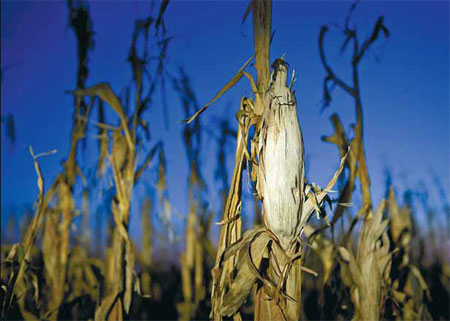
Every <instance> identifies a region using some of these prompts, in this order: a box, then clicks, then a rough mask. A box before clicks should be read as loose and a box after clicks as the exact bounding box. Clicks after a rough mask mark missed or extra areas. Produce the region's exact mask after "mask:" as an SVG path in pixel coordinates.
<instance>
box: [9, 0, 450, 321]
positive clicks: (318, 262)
mask: <svg viewBox="0 0 450 321" xmlns="http://www.w3.org/2000/svg"><path fill="white" fill-rule="evenodd" d="M156 4H157V5H156ZM168 5H169V1H167V0H163V1H161V2H156V1H153V2H151V3H150V4H149V7H150V14H149V15H148V16H147V17H145V18H143V19H139V20H137V21H136V23H135V26H134V30H133V32H132V34H131V45H130V48H129V50H128V56H127V57H126V59H127V63H129V66H130V68H131V73H132V79H131V80H130V82H129V83H128V84H126V87H125V88H124V89H123V90H122V91H116V90H114V89H113V88H112V87H111V85H110V84H109V83H108V82H101V83H97V84H93V85H87V83H88V80H89V57H90V53H91V51H92V49H93V48H94V35H95V33H94V30H93V23H92V21H91V18H90V12H89V6H88V5H87V4H86V3H85V2H82V1H76V0H69V1H68V9H69V27H70V28H71V29H72V30H73V31H74V33H75V37H76V39H77V57H78V67H77V72H76V84H75V88H74V89H73V90H70V91H67V92H68V93H69V94H70V95H71V96H73V98H74V112H73V119H72V132H71V135H70V140H69V153H68V155H67V156H66V159H65V160H64V161H63V163H62V165H63V166H62V169H61V171H60V173H59V174H58V175H57V177H56V178H55V180H54V181H53V182H52V183H51V184H49V185H46V186H49V188H48V189H46V190H44V177H43V174H42V172H41V169H40V165H39V162H41V161H42V159H41V158H40V157H41V156H47V155H49V154H53V153H55V151H51V152H48V153H42V154H37V155H36V154H35V153H34V151H33V149H32V148H31V147H30V154H31V156H32V159H33V162H34V166H35V170H36V173H37V177H38V180H37V185H38V192H39V193H38V198H37V201H36V204H35V207H34V212H33V215H30V217H28V216H27V215H23V221H22V222H21V223H20V224H21V226H22V227H21V228H20V230H21V234H22V239H21V240H20V242H19V243H16V244H3V243H2V248H1V259H2V263H1V264H2V269H1V282H2V283H1V300H0V303H1V306H2V310H1V315H2V319H26V320H29V319H30V320H36V319H49V320H50V319H51V320H58V319H77V320H85V319H86V320H87V319H96V320H123V319H175V318H178V319H180V320H197V319H202V320H204V319H208V318H209V319H211V320H212V319H213V320H215V321H219V320H223V319H227V320H229V319H233V320H235V321H239V320H242V319H251V318H254V319H255V320H300V319H301V320H303V319H305V320H316V319H324V320H350V319H351V320H381V319H383V320H384V319H389V320H435V319H444V320H445V319H449V317H450V316H449V313H448V311H445V309H443V308H442V306H446V305H445V304H447V303H448V300H449V292H450V268H449V266H450V265H449V263H448V261H447V260H446V257H445V253H442V250H441V248H440V247H439V246H440V244H441V243H442V241H443V240H444V241H445V240H447V241H448V239H447V238H446V237H447V236H446V235H442V234H440V231H441V230H440V229H439V228H437V227H436V224H438V223H439V222H437V221H436V220H437V217H438V216H437V214H436V213H437V211H439V210H440V211H442V212H443V213H444V214H446V215H448V214H449V211H450V210H449V209H450V206H449V205H448V201H447V200H446V196H445V195H443V194H444V193H443V192H442V190H443V188H442V187H440V184H439V182H436V186H438V189H439V190H440V194H441V195H442V197H441V201H442V204H441V205H442V206H437V207H438V208H439V210H438V209H436V207H432V206H431V205H430V203H429V198H428V191H426V190H425V191H420V193H412V192H411V191H410V192H408V193H406V194H405V197H404V200H403V202H402V201H399V200H400V199H401V198H400V197H399V195H398V194H397V195H396V193H395V189H394V187H393V185H392V182H390V183H389V184H388V186H387V192H386V197H385V199H383V200H381V201H380V203H379V205H378V206H377V207H376V208H375V209H373V204H372V201H373V195H372V193H371V186H370V176H369V169H368V166H367V158H366V155H367V153H366V147H365V141H364V135H363V134H364V126H363V120H364V119H363V105H362V97H361V92H362V91H361V84H360V74H359V72H360V66H361V63H362V62H363V58H364V57H366V56H367V55H368V53H369V51H370V50H372V49H373V48H374V46H375V45H376V43H377V42H379V41H380V38H382V37H384V38H387V37H389V35H390V32H389V31H388V29H387V27H386V26H385V24H384V18H383V17H379V18H378V19H377V20H376V22H375V24H374V25H373V27H372V29H371V32H370V34H369V36H368V37H367V38H365V39H363V41H361V39H360V37H359V34H358V32H357V31H358V30H357V28H356V26H355V25H354V24H353V22H352V21H353V20H352V16H353V15H354V14H355V9H356V8H357V3H354V4H352V5H351V6H350V9H349V12H348V14H347V16H346V17H345V20H344V24H343V27H342V28H341V29H340V31H342V34H343V36H344V37H343V40H342V46H341V47H340V48H339V49H340V52H341V53H343V52H345V50H351V64H350V67H351V70H350V71H351V81H350V82H347V81H345V80H344V79H343V78H341V77H340V76H339V75H338V74H336V73H335V71H334V70H335V69H334V68H332V66H331V65H330V64H329V62H328V60H327V55H326V52H328V51H327V50H326V49H325V38H326V35H328V33H329V31H330V28H329V26H323V27H322V28H321V29H320V31H319V56H320V60H321V63H322V65H323V67H324V70H325V77H324V81H323V101H324V105H325V106H330V105H332V103H333V101H332V98H333V97H332V90H333V89H334V88H338V89H340V90H342V91H343V92H344V93H346V94H347V95H348V96H349V97H350V98H351V99H352V101H353V103H354V107H355V123H354V124H353V126H352V128H353V131H352V132H351V133H348V132H346V130H345V129H344V125H343V122H342V121H341V118H340V116H339V115H338V113H334V114H333V115H332V116H331V122H332V125H333V128H334V133H333V134H332V135H329V136H324V137H323V140H324V141H326V142H330V143H332V144H334V145H336V146H337V147H338V151H339V155H340V157H339V159H337V163H339V166H337V169H336V170H335V172H334V175H333V177H331V179H330V181H329V183H328V184H327V185H326V186H325V187H324V188H321V187H320V186H318V185H317V184H314V183H313V182H312V181H311V179H310V178H309V177H306V174H305V153H306V151H307V150H308V146H306V147H305V146H304V143H303V133H302V131H301V126H300V125H301V124H302V122H303V121H302V119H301V118H300V119H298V108H299V106H298V104H297V97H296V93H295V88H294V83H295V80H296V79H295V70H293V71H292V72H289V65H288V63H287V61H286V59H285V57H284V56H282V57H279V58H278V59H275V60H273V61H271V60H270V43H271V40H272V39H271V36H272V1H271V0H252V1H250V3H249V5H248V8H247V10H246V11H245V13H244V14H243V21H245V20H246V19H247V18H248V17H250V14H251V16H252V24H253V43H254V53H253V54H251V53H249V55H251V56H250V58H249V59H248V60H247V61H245V62H244V63H243V64H242V66H241V67H240V68H239V69H237V72H236V73H235V74H234V75H229V76H232V77H230V79H229V80H228V82H226V83H225V85H224V86H223V88H221V89H220V90H219V91H218V92H217V93H216V94H215V95H214V96H213V98H212V99H211V100H210V101H209V102H207V103H206V104H205V105H203V107H201V108H198V107H200V106H199V104H198V101H197V97H196V95H195V93H194V92H195V91H194V88H193V87H192V86H191V82H190V80H189V77H188V76H187V74H188V73H187V72H186V70H185V68H178V70H177V71H176V72H170V71H169V68H168V67H167V61H166V58H167V55H168V53H169V51H170V43H171V40H172V38H171V37H170V36H168V35H167V30H166V25H165V21H164V15H165V12H166V10H167V8H168ZM360 27H361V26H360ZM362 27H364V26H362ZM286 50H288V48H286ZM271 62H272V64H271ZM251 67H254V70H253V69H251ZM2 73H3V70H2ZM242 78H246V79H247V80H248V81H249V88H250V89H251V93H252V94H251V95H250V96H249V97H245V96H244V97H242V98H241V100H240V104H239V106H238V107H239V108H238V110H237V112H236V114H235V120H236V123H235V124H231V123H229V122H228V121H227V120H226V119H228V118H229V117H227V118H226V119H224V120H223V121H221V123H220V126H210V125H211V124H210V123H208V122H207V119H204V118H203V117H199V116H200V115H201V114H202V113H203V112H204V111H206V109H207V108H208V107H210V106H211V105H212V104H214V103H216V102H217V101H218V100H219V98H220V97H221V96H222V95H224V94H225V93H226V92H227V91H228V90H229V89H231V88H232V87H233V86H234V85H236V84H237V83H238V82H239V81H240V80H241V79H242ZM167 81H169V83H170V84H171V85H172V89H173V90H174V91H175V92H176V93H177V94H178V98H179V100H180V102H181V107H182V110H183V114H184V117H185V120H184V121H183V122H184V123H185V124H183V125H181V131H182V138H183V144H184V147H185V151H186V160H187V164H188V169H189V172H188V177H187V186H188V189H187V191H186V194H187V199H188V208H187V209H186V210H185V211H179V210H178V209H177V208H176V206H174V205H175V204H174V203H173V202H172V201H171V199H170V198H169V188H168V184H169V183H170V182H169V181H168V177H169V176H168V174H170V173H171V172H170V170H171V167H170V166H169V165H172V163H169V164H168V157H169V156H170V155H168V154H166V152H167V150H169V149H167V146H169V148H170V147H172V146H170V145H167V144H166V145H165V144H164V143H163V141H155V140H154V139H153V136H152V135H151V134H152V132H151V130H152V129H153V128H150V125H149V124H150V122H149V121H148V117H149V113H148V111H149V110H150V109H151V108H153V106H154V105H155V103H154V97H155V96H156V93H159V94H160V96H161V98H162V101H161V105H162V107H163V117H164V120H165V123H166V125H167V123H168V118H169V115H170V114H171V113H169V110H168V104H167V102H166V94H167V93H166V91H167V89H168V88H166V87H167ZM305 81H307V80H305ZM119 92H120V93H121V94H118V93H119ZM202 96H203V94H202ZM171 108H172V107H171ZM302 108H305V109H306V108H308V106H302ZM95 109H97V110H96V111H95ZM307 112H309V111H307ZM94 118H95V120H94ZM3 125H5V133H6V136H7V137H8V139H10V140H11V141H12V142H14V140H15V130H14V121H13V118H12V116H10V115H6V116H2V126H3ZM167 127H168V126H166V128H167ZM233 128H237V130H235V129H233ZM205 134H206V135H211V136H213V137H215V138H216V139H217V145H218V146H217V147H218V148H217V162H216V164H217V166H216V167H217V168H216V172H215V173H214V174H215V179H216V180H217V181H219V182H220V189H219V190H218V193H219V196H220V203H221V206H220V210H219V213H218V216H219V217H220V218H219V219H218V222H217V223H215V224H216V226H218V229H220V233H219V235H218V244H215V242H214V239H215V238H214V235H213V233H212V231H214V228H213V226H214V225H213V224H214V222H213V221H214V220H215V213H213V211H211V209H210V208H211V206H210V205H211V199H212V198H211V196H212V193H211V190H210V189H208V188H207V184H206V182H205V181H206V179H204V177H206V175H207V174H208V173H207V170H208V166H205V162H204V156H205V155H208V156H209V155H212V153H209V154H206V152H208V151H209V148H210V146H207V145H206V144H205V143H206V142H207V140H206V139H205V136H206V135H205ZM88 137H94V139H95V140H94V141H95V143H96V144H97V153H95V157H94V162H91V163H89V162H85V161H84V157H86V155H85V154H82V153H81V152H83V151H84V152H85V153H86V151H87V150H88V149H87V147H90V145H89V144H90V143H89V139H87V138H88ZM228 144H230V145H232V144H233V146H234V147H235V155H234V161H233V162H232V163H233V168H232V173H229V171H228V169H227V164H228V163H229V162H228V160H230V156H231V155H230V153H229V151H228V149H227V145H228ZM165 146H166V148H165ZM52 157H55V156H52ZM82 157H83V158H82ZM169 159H170V158H169ZM44 161H45V160H44ZM338 161H339V162H338ZM175 166H177V164H175ZM327 170H331V169H327ZM204 175H205V176H204ZM246 176H248V184H249V185H250V186H248V188H247V189H245V188H244V187H246V186H244V182H245V181H246ZM335 185H338V189H339V191H338V193H337V194H336V196H335V197H334V198H332V197H331V195H333V194H331V193H332V192H333V191H332V188H333V186H335ZM142 186H144V189H145V194H144V196H143V197H142V199H140V200H136V198H135V197H133V196H134V195H136V189H138V188H140V187H142ZM358 188H360V189H361V195H362V201H361V202H358V198H357V194H358V192H357V191H358ZM246 190H249V191H250V190H251V193H252V194H253V195H251V197H245V196H246V195H245V191H246ZM355 196H356V197H355ZM413 198H415V199H419V200H421V201H422V206H423V209H424V211H425V212H426V214H427V217H426V222H427V224H428V226H426V227H422V226H421V225H420V224H419V223H418V220H417V216H418V212H419V211H418V209H417V208H416V207H414V202H413ZM249 199H250V200H253V201H254V204H252V205H253V208H254V213H252V214H253V216H254V217H255V219H254V222H253V223H254V224H253V226H250V227H249V228H244V224H243V217H244V216H245V215H247V213H246V212H245V211H244V209H243V208H244V205H246V204H244V202H246V201H247V200H249ZM353 202H355V203H356V204H358V207H357V208H356V206H355V208H354V206H353ZM326 204H329V205H330V210H331V211H332V217H331V218H330V219H328V218H327V215H326V208H325V205H326ZM246 207H247V206H246ZM247 208H250V207H247ZM135 213H138V215H140V216H139V217H137V218H136V219H137V221H138V222H140V224H139V225H140V229H141V236H140V239H139V240H138V241H137V240H136V239H135V238H134V235H132V233H131V230H130V224H131V220H132V216H133V215H134V214H135ZM314 213H315V214H316V215H313V214H314ZM216 214H217V213H216ZM78 217H79V219H77V218H78ZM177 218H178V219H180V220H181V221H182V222H183V223H184V224H183V227H182V228H179V227H178V225H177V224H176V223H177ZM93 221H95V226H93V224H92V222H93ZM247 222H249V221H246V223H247ZM448 222H450V221H448V220H447V222H446V223H447V225H448ZM18 225H19V224H18V223H17V222H16V221H14V220H12V221H11V229H12V230H18V228H16V226H18ZM245 226H247V224H245ZM105 233H106V237H104V236H105V235H104V234H105ZM104 239H106V242H105V240H104ZM3 240H4V239H3V235H2V241H3ZM94 246H95V247H94ZM169 248H170V249H172V248H173V249H175V248H178V249H180V251H181V253H176V252H175V254H176V255H178V256H176V255H172V253H166V250H167V249H169ZM175 256H176V259H177V262H176V263H175V264H173V262H172V263H169V262H168V261H169V260H168V259H169V258H172V259H173V257H175Z"/></svg>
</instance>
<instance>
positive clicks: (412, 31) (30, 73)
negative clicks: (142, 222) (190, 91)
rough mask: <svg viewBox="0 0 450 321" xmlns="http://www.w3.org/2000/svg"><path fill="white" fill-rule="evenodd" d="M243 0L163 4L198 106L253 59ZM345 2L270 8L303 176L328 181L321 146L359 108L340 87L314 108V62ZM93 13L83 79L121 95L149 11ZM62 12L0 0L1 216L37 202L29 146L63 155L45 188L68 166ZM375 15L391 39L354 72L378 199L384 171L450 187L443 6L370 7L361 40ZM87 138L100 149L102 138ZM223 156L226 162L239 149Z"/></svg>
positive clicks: (178, 171) (332, 163)
mask: <svg viewBox="0 0 450 321" xmlns="http://www.w3.org/2000/svg"><path fill="white" fill-rule="evenodd" d="M247 5H248V3H247V1H235V2H233V1H229V2H223V1H199V2H193V1H172V2H171V3H170V4H169V7H168V9H167V11H166V15H165V22H166V26H167V32H168V34H169V35H173V36H174V39H173V41H172V42H171V44H170V47H169V54H168V59H169V60H168V62H169V64H170V66H172V67H171V68H172V70H173V71H175V70H176V69H177V66H178V65H182V66H184V68H185V70H186V71H187V73H188V74H189V75H190V76H191V80H192V85H193V88H194V90H195V93H196V95H197V98H198V100H199V102H200V104H203V103H206V102H207V101H208V100H209V99H210V98H212V96H213V95H214V94H215V93H216V91H217V90H218V89H219V88H221V86H223V84H224V83H225V82H226V81H228V79H229V78H230V77H232V76H233V75H234V73H235V72H236V71H237V69H238V68H239V67H240V66H241V65H242V64H243V62H244V61H246V60H247V59H248V57H249V56H250V55H251V54H252V49H253V45H252V29H251V19H248V20H247V21H246V22H245V23H244V24H241V19H242V16H243V13H244V11H245V9H246V7H247ZM349 5H350V3H349V2H337V1H332V2H326V1H311V2H309V1H275V2H274V4H273V29H274V30H275V37H274V40H273V46H272V49H271V59H272V60H273V59H274V58H276V57H278V56H280V55H281V54H283V53H286V59H287V60H288V62H289V63H290V65H291V67H292V68H295V69H296V72H297V75H298V76H297V78H298V81H297V82H296V85H295V88H296V92H297V99H298V101H299V119H300V124H301V127H302V130H303V135H304V140H305V148H306V153H307V157H308V159H307V160H308V165H307V166H308V176H309V178H310V179H311V180H312V181H314V182H317V183H318V184H321V185H324V184H326V182H327V180H328V179H329V178H330V177H331V176H332V174H333V172H334V170H335V169H336V167H337V164H338V153H337V149H336V147H335V146H333V145H331V144H328V143H325V142H322V141H321V139H320V137H321V136H322V135H326V134H331V133H332V127H331V123H330V121H329V117H330V115H331V113H333V112H336V111H337V112H338V113H339V114H340V116H341V118H342V119H343V121H344V125H345V126H346V129H347V130H348V131H350V124H351V123H352V122H353V121H354V107H353V103H352V102H351V101H350V100H349V99H348V98H347V97H345V96H344V95H343V94H342V93H340V92H339V91H337V90H336V91H335V92H334V100H333V103H332V105H331V107H330V108H328V109H327V110H325V111H324V112H322V113H320V109H321V108H320V107H321V104H320V102H321V98H322V81H323V77H324V75H325V72H324V69H323V67H322V65H321V63H320V59H319V53H318V44H317V42H318V34H319V28H320V26H321V25H322V24H327V23H339V24H342V22H343V18H344V17H345V14H346V12H347V10H348V7H349ZM90 8H91V17H92V20H93V24H94V30H95V48H94V51H93V52H92V54H91V59H90V64H89V66H90V76H89V78H88V80H87V84H88V85H90V84H95V83H97V82H100V81H108V82H110V83H111V85H112V87H113V89H114V90H116V92H119V91H120V90H121V89H122V88H124V87H125V85H126V84H127V83H128V81H129V80H130V78H131V73H130V68H129V64H128V63H127V62H126V58H127V54H128V48H129V44H130V40H131V34H132V32H133V27H134V20H135V19H136V18H144V17H145V15H146V13H147V8H148V3H146V2H138V1H123V2H118V1H113V2H107V1H94V2H91V3H90ZM67 14H68V12H67V6H66V2H65V1H48V2H40V1H28V2H21V1H2V2H1V57H2V58H1V65H2V68H3V67H6V66H9V67H8V69H7V70H6V72H5V74H4V79H3V83H2V85H1V94H2V95H1V110H2V115H4V114H8V113H11V114H13V115H14V118H15V121H16V136H17V142H16V144H15V146H14V147H13V148H12V147H11V144H9V143H8V142H7V140H6V139H5V137H4V134H3V130H2V147H1V187H2V189H1V208H2V222H4V220H5V219H6V215H5V214H6V212H7V211H8V210H9V209H10V208H13V207H17V206H21V205H23V204H30V203H32V202H33V201H34V200H35V198H36V196H37V186H36V174H35V172H34V168H33V163H32V159H31V157H30V156H29V154H28V150H27V147H26V146H28V145H32V146H33V148H34V149H35V151H36V152H43V151H48V150H51V149H57V150H58V153H57V154H56V155H53V156H49V157H46V158H43V159H41V161H40V163H41V166H42V170H43V174H44V176H45V179H46V183H47V184H49V183H50V182H51V181H52V179H53V178H54V177H55V176H56V174H57V173H58V172H59V171H60V169H61V167H60V161H61V160H62V159H63V158H65V157H66V155H67V152H68V148H69V146H68V141H69V134H70V130H71V124H72V120H71V117H72V108H73V106H72V102H73V100H72V98H71V97H70V96H68V95H66V94H64V91H65V90H67V89H72V88H74V87H75V76H76V49H75V40H74V35H73V33H72V31H71V30H69V29H68V27H67ZM381 14H382V15H384V16H385V24H386V26H387V27H388V28H389V29H390V31H391V37H390V38H389V39H388V40H380V41H379V42H378V43H377V44H376V45H375V47H374V50H372V51H371V52H370V54H368V55H367V56H366V57H365V59H364V61H363V63H362V64H361V68H360V77H361V80H360V81H361V86H362V101H363V104H364V119H365V141H366V149H367V157H368V167H369V174H370V176H371V179H372V191H373V193H374V199H375V201H378V200H379V199H380V198H381V197H382V196H383V194H384V187H385V184H384V181H385V169H386V168H388V169H390V170H391V171H392V175H393V178H394V183H395V184H396V186H397V188H398V190H399V191H402V190H405V189H406V188H414V189H418V190H420V189H423V188H425V187H424V186H423V183H422V182H424V183H425V184H426V187H427V188H428V187H432V177H431V171H433V172H434V173H437V174H438V176H439V178H440V180H441V181H442V183H443V184H444V187H445V190H446V193H447V195H448V192H449V167H450V166H449V164H450V163H449V146H450V142H449V135H450V132H449V121H450V120H449V2H447V1H440V2H430V1H427V2H420V1H398V2H395V1H369V2H364V1H363V2H362V3H361V4H360V5H359V7H358V9H357V11H356V12H355V15H354V18H355V19H354V21H355V22H356V23H357V25H358V28H359V32H360V36H361V38H362V37H363V36H367V35H369V34H370V32H371V30H372V27H373V24H374V23H375V21H376V18H377V17H378V16H379V15H381ZM340 36H341V35H340V33H339V32H338V31H337V30H333V29H332V30H331V32H330V33H329V34H328V35H327V41H326V44H327V46H328V48H329V50H328V51H327V52H328V57H329V60H330V62H331V63H332V64H333V65H334V66H335V69H336V71H337V72H338V73H340V74H341V75H342V77H343V78H345V79H348V80H349V72H350V68H349V66H350V65H349V60H348V55H344V56H341V55H340V54H339V52H338V50H337V49H336V48H339V44H340V43H341V41H342V38H340ZM337 37H339V38H337ZM376 54H378V56H379V62H377V60H376V59H375V58H376V57H375V56H376ZM249 93H250V86H249V85H248V83H247V82H246V81H245V80H243V81H242V82H241V83H240V84H238V85H237V86H236V87H235V88H233V89H232V90H231V91H230V92H229V93H228V94H226V95H225V96H223V97H222V98H221V99H220V101H219V102H218V103H216V104H214V105H213V106H212V107H210V109H208V111H207V112H206V113H204V114H203V115H202V121H203V122H207V121H208V120H210V121H211V124H210V125H209V127H210V128H211V129H212V130H214V129H215V128H216V127H215V125H214V124H215V123H213V121H215V119H217V118H218V117H222V116H224V115H229V119H230V120H233V119H234V114H235V112H236V111H237V109H238V103H239V98H240V96H241V95H243V94H247V95H248V94H249ZM168 96H169V97H168V102H169V111H168V114H169V123H170V128H169V130H166V129H165V128H164V126H163V125H162V124H163V121H162V112H161V107H160V104H159V100H156V103H155V106H153V107H152V110H151V111H150V112H149V113H147V116H146V117H147V119H148V121H149V123H150V128H151V129H152V131H153V137H154V139H155V140H154V142H155V141H156V139H159V138H162V139H163V140H164V142H165V147H166V152H167V162H168V175H169V176H168V180H169V182H168V183H169V187H170V191H169V192H170V196H171V199H172V201H173V204H174V207H175V209H176V212H178V213H180V215H184V214H185V213H187V187H186V186H187V183H186V181H187V179H186V177H187V162H186V159H185V153H184V147H183V145H182V140H181V129H182V126H183V125H181V124H178V123H177V121H178V120H180V119H183V118H184V114H183V110H182V108H181V106H180V103H179V100H178V98H177V96H176V94H175V93H174V92H173V91H172V90H170V91H169V95H168ZM91 144H95V140H94V138H92V141H91ZM206 144H208V145H204V149H203V153H202V155H201V159H202V160H203V162H204V165H205V167H204V169H203V171H204V176H205V177H206V180H207V183H208V185H209V188H210V190H214V188H215V186H217V185H216V184H215V183H214V179H213V177H214V169H215V165H216V164H215V162H216V160H215V152H216V145H215V142H214V141H213V140H211V139H209V140H206ZM229 150H230V157H229V160H230V161H232V160H233V159H234V156H232V155H233V153H234V146H231V147H230V149H229ZM230 171H231V163H230ZM47 186H48V185H47ZM142 191H143V187H138V189H137V193H136V195H140V194H139V193H142ZM431 192H432V193H433V191H431ZM138 203H139V199H137V203H135V204H138ZM139 206H140V205H139ZM210 206H211V208H212V209H217V208H219V206H220V203H219V198H218V196H217V193H214V192H212V193H211V199H210ZM436 206H438V205H436ZM135 209H136V207H135Z"/></svg>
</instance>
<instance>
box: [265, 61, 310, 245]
mask: <svg viewBox="0 0 450 321" xmlns="http://www.w3.org/2000/svg"><path fill="white" fill-rule="evenodd" d="M272 67H273V69H274V72H273V82H272V88H270V90H269V91H268V92H267V93H266V97H265V106H264V108H265V110H264V114H263V126H262V129H261V134H260V141H259V150H260V155H259V159H260V164H259V165H260V166H259V180H260V185H259V186H260V191H259V192H260V194H261V195H262V197H263V221H264V223H265V225H266V227H267V228H268V229H269V230H271V231H272V232H273V233H275V235H277V237H278V238H279V239H280V241H281V242H282V244H283V246H287V245H288V243H289V241H290V240H291V239H292V238H293V237H295V236H296V235H298V234H299V223H300V216H301V213H302V205H303V199H304V196H303V195H304V193H303V186H304V176H305V166H304V147H303V138H302V132H301V130H300V125H299V122H298V119H297V102H296V99H295V95H294V93H293V92H291V91H290V89H289V88H288V85H287V75H288V64H287V63H286V62H285V61H284V59H283V58H280V59H277V60H276V61H275V62H274V63H273V65H272Z"/></svg>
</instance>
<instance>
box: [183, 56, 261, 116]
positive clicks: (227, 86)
mask: <svg viewBox="0 0 450 321" xmlns="http://www.w3.org/2000/svg"><path fill="white" fill-rule="evenodd" d="M252 59H253V56H251V57H250V58H249V59H248V60H247V61H246V62H245V63H244V65H243V66H242V67H241V68H240V69H239V71H238V72H237V73H236V75H234V77H233V78H232V79H231V80H230V81H229V82H227V83H226V84H225V86H224V87H223V88H222V89H220V90H219V92H218V93H217V94H216V95H215V96H214V98H213V99H211V100H210V101H209V102H208V103H207V104H206V105H204V106H203V107H202V108H200V109H199V110H198V111H197V112H196V113H195V114H194V115H192V116H191V117H189V118H188V119H185V120H183V121H182V122H183V123H188V124H190V123H191V122H192V121H193V120H194V119H196V118H197V116H198V115H200V114H201V113H203V112H204V111H205V110H206V109H207V108H208V107H209V106H210V105H212V104H213V103H214V102H215V101H216V100H217V99H219V97H220V96H222V95H223V94H224V93H225V92H227V91H228V90H229V89H230V88H231V87H233V86H234V85H235V84H236V83H237V82H238V81H239V80H240V79H241V78H242V76H243V75H244V73H243V71H244V69H245V68H246V67H247V66H248V64H249V63H250V62H251V61H252Z"/></svg>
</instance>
